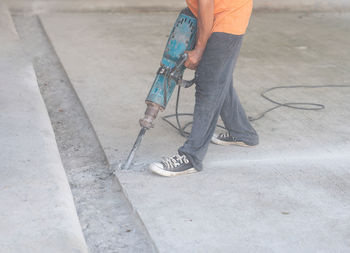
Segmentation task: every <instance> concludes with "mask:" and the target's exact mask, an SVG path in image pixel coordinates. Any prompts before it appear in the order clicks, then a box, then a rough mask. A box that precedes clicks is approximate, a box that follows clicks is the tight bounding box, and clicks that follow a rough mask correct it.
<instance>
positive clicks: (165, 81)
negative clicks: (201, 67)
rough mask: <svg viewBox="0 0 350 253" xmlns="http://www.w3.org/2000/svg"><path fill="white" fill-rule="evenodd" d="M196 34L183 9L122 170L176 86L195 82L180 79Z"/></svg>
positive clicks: (194, 22)
mask: <svg viewBox="0 0 350 253" xmlns="http://www.w3.org/2000/svg"><path fill="white" fill-rule="evenodd" d="M196 32H197V19H196V18H195V17H194V16H193V14H192V13H191V12H190V11H189V10H188V9H184V10H183V11H182V12H181V13H180V15H179V16H178V18H177V19H176V22H175V24H174V27H173V29H172V31H171V33H170V35H169V39H168V42H167V44H166V47H165V50H164V54H163V58H162V60H161V63H160V68H159V70H158V71H157V76H156V78H155V80H154V82H153V85H152V87H151V90H150V91H149V93H148V96H147V98H146V104H147V109H146V112H145V116H144V117H143V118H142V119H140V125H141V130H140V133H139V135H138V136H137V139H136V141H135V143H134V146H133V148H132V149H131V151H130V153H129V156H128V158H127V160H126V161H125V163H123V164H121V168H122V169H128V168H129V167H130V165H131V162H132V160H133V158H134V156H135V153H136V150H137V149H138V147H139V146H140V144H141V140H142V138H143V136H144V134H145V133H146V130H147V129H150V128H151V127H153V121H154V120H155V118H156V117H157V115H158V112H159V111H160V110H164V109H165V107H166V106H167V104H168V101H169V99H170V97H171V95H172V93H173V91H174V89H175V86H176V85H177V84H178V85H180V86H183V87H189V86H190V85H192V83H193V81H194V80H192V81H185V80H183V79H182V77H183V73H184V71H185V66H184V65H183V64H184V62H185V61H186V59H187V55H186V54H185V51H188V50H192V49H193V47H194V45H195V41H196Z"/></svg>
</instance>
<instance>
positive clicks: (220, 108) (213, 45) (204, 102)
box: [179, 33, 259, 170]
mask: <svg viewBox="0 0 350 253" xmlns="http://www.w3.org/2000/svg"><path fill="white" fill-rule="evenodd" d="M242 38H243V36H242V35H233V34H228V33H213V34H212V35H211V36H210V38H209V40H208V43H207V47H206V49H205V51H204V54H203V57H202V60H201V62H200V64H199V65H198V68H197V71H196V95H195V96H196V98H195V99H196V100H195V107H194V116H193V125H192V131H191V134H190V136H189V138H188V140H187V141H186V142H185V144H184V145H183V146H182V147H180V148H179V154H181V155H183V154H184V155H186V156H187V158H188V159H189V161H190V162H191V163H192V165H193V167H194V168H196V169H197V170H202V169H203V163H202V162H203V159H204V156H205V154H206V153H207V150H208V146H209V143H210V140H211V138H212V136H213V134H214V131H215V127H216V124H217V121H218V118H219V115H220V116H221V119H222V120H223V122H224V125H225V128H226V129H227V130H228V131H229V132H230V134H231V135H232V136H234V137H236V138H238V139H239V140H242V141H244V142H245V143H247V144H249V145H256V144H258V142H259V138H258V135H257V133H256V131H255V130H254V128H253V127H252V126H251V124H250V122H249V120H248V118H247V115H246V113H245V111H244V109H243V107H242V105H241V103H240V101H239V99H238V96H237V93H236V91H235V90H234V88H233V70H234V67H235V64H236V62H237V57H238V54H239V50H240V47H241V43H242Z"/></svg>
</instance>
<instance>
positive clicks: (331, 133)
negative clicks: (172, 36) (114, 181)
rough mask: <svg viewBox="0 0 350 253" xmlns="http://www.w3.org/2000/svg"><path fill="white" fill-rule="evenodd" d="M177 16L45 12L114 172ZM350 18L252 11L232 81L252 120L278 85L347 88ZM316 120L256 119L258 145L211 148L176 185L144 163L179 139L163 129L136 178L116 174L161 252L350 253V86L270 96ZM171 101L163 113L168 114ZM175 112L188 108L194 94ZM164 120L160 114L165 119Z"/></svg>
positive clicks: (285, 112)
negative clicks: (201, 165) (196, 169)
mask: <svg viewBox="0 0 350 253" xmlns="http://www.w3.org/2000/svg"><path fill="white" fill-rule="evenodd" d="M175 18H176V13H146V14H142V13H137V14H109V15H106V14H80V15H77V14H50V15H42V16H41V19H42V21H43V24H44V27H45V29H46V31H47V33H48V35H49V37H50V39H51V41H52V43H53V45H54V47H55V50H56V52H57V54H58V56H59V57H60V59H61V61H62V63H63V66H64V68H65V70H66V71H67V74H68V76H69V78H70V80H71V82H72V84H73V86H74V88H75V89H76V91H77V93H78V95H79V97H80V99H81V101H82V103H83V105H84V108H85V110H86V111H87V114H88V116H89V118H90V120H91V122H92V124H93V126H94V128H95V130H96V132H97V135H98V138H99V140H100V141H101V144H102V146H103V148H104V151H105V153H106V155H107V157H108V160H109V162H110V164H112V166H114V167H115V168H117V165H118V163H119V162H120V161H121V160H123V159H124V158H125V157H126V156H127V154H128V152H129V150H130V148H131V146H132V143H133V141H134V139H135V137H136V135H137V132H138V130H139V126H138V122H137V121H138V118H140V117H141V116H142V114H143V112H144V109H145V105H144V102H143V101H144V99H145V96H146V95H147V92H148V90H149V88H150V85H151V84H152V81H153V78H154V76H155V72H156V70H157V68H158V66H159V61H160V58H161V55H162V53H163V49H164V45H165V42H166V39H167V35H168V33H169V31H170V29H171V26H172V23H173V21H174V20H175ZM349 20H350V14H348V13H343V14H335V13H333V14H327V13H323V14H302V13H289V14H285V13H274V14H272V13H257V14H255V15H254V16H253V20H252V23H251V25H250V28H249V31H248V34H247V35H246V37H245V42H244V46H243V48H242V51H241V56H240V59H239V62H238V66H237V69H236V72H235V80H236V84H235V86H236V88H237V91H238V93H239V95H240V98H241V101H242V103H243V104H244V106H245V108H246V110H247V113H248V114H249V115H252V116H255V115H258V114H259V113H260V112H262V111H264V110H265V109H268V108H270V107H271V106H272V105H271V103H269V102H267V101H265V100H263V99H262V98H261V97H260V96H259V94H260V92H262V91H263V90H265V89H267V88H270V87H273V86H277V85H299V84H305V85H326V84H337V85H339V84H340V85H343V84H350V81H349V80H350V71H349V69H350V54H349V53H348V52H349V50H350V46H349V43H348V41H349V39H350V27H349V25H348V24H349ZM272 95H273V97H274V98H276V99H278V100H281V101H284V102H287V101H293V102H294V101H296V102H315V103H323V104H325V105H326V109H325V110H323V111H318V112H313V111H296V110H290V109H286V108H281V109H278V110H276V111H274V112H272V113H270V114H268V115H267V116H266V117H265V118H263V119H261V120H259V121H256V122H254V126H255V128H256V129H257V131H258V132H259V134H260V139H261V143H260V145H259V146H258V147H256V148H252V149H247V148H238V147H220V146H215V145H211V146H210V148H209V152H208V155H207V159H206V161H205V170H204V171H203V172H201V173H199V174H195V175H190V176H184V177H179V178H173V179H166V178H160V177H157V176H154V175H152V174H150V173H149V172H148V171H147V170H145V168H146V167H147V163H149V162H151V161H153V160H155V159H159V158H160V157H161V156H164V155H170V154H173V153H174V152H176V149H177V148H178V146H179V145H181V144H182V143H183V142H184V139H183V138H182V137H180V136H179V135H178V133H177V132H175V131H174V130H173V129H172V128H171V127H170V126H168V125H167V124H166V123H164V122H162V121H161V120H159V121H158V122H157V125H156V128H155V129H153V130H151V131H149V132H148V133H147V136H146V137H145V138H144V141H143V143H142V146H141V148H140V150H139V153H138V157H137V158H136V163H137V164H136V165H137V166H135V168H137V169H135V170H134V171H129V172H125V171H118V170H117V177H118V179H119V181H120V182H121V184H122V186H123V190H124V192H125V193H126V194H127V197H128V198H129V200H130V202H131V203H132V204H133V207H134V209H135V211H136V212H137V213H138V214H139V216H140V217H141V219H142V220H143V223H144V225H145V226H146V228H147V230H148V232H149V234H150V235H151V237H152V239H153V240H154V242H155V245H156V246H157V247H158V249H159V251H160V252H232V251H235V252H347V251H349V250H350V241H349V237H350V235H349V232H348V231H350V221H349V218H350V198H349V196H350V195H349V193H350V173H349V169H350V158H349V153H350V135H349V134H350V129H349V127H348V126H349V123H350V112H349V110H348V109H347V108H348V106H349V98H350V89H349V88H337V89H334V88H322V89H307V90H306V89H302V90H288V91H278V92H277V91H276V92H274V93H273V94H272ZM173 107H174V99H173V100H172V101H171V104H170V105H169V107H168V108H167V111H166V113H172V112H173ZM181 110H182V111H185V112H191V111H192V110H193V88H192V89H189V90H186V91H184V92H183V100H182V103H181ZM163 115H164V113H163Z"/></svg>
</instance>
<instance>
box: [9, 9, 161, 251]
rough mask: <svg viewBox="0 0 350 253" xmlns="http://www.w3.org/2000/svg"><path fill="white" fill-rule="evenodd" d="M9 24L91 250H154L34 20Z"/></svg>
mask: <svg viewBox="0 0 350 253" xmlns="http://www.w3.org/2000/svg"><path fill="white" fill-rule="evenodd" d="M13 20H14V22H15V25H16V28H17V31H18V33H19V35H20V38H21V41H22V42H23V43H22V44H23V47H24V50H25V51H26V53H27V54H28V55H29V57H31V59H32V62H33V66H34V69H35V72H36V75H37V79H38V84H39V88H40V91H41V94H42V96H43V98H44V101H45V103H46V107H47V110H48V112H49V116H50V119H51V124H52V126H53V129H54V131H55V135H56V141H57V145H58V148H59V151H60V155H61V159H62V162H63V165H64V167H65V170H66V174H67V177H68V180H69V183H70V186H71V189H72V193H73V197H74V202H75V205H76V208H77V212H78V216H79V219H80V224H81V226H82V230H83V233H84V236H85V239H86V242H87V244H88V247H89V250H90V252H91V253H95V252H103V253H109V252H155V250H154V247H153V244H152V243H151V241H150V239H149V237H148V235H147V232H146V230H145V228H144V227H143V226H142V223H141V222H140V220H139V219H138V218H137V217H136V216H135V215H134V213H133V211H132V208H131V207H130V205H129V202H128V201H127V200H126V198H125V196H124V195H123V193H122V190H121V186H120V185H119V184H118V182H117V180H115V179H114V175H113V174H112V171H111V170H110V169H109V166H108V162H107V159H106V157H105V154H104V152H103V150H102V148H101V146H100V143H99V141H98V138H97V137H96V134H95V132H94V130H93V127H92V126H91V123H90V121H89V119H88V117H87V115H86V113H85V111H84V108H83V107H82V105H81V103H80V101H79V98H78V97H77V95H76V93H75V91H74V89H73V87H72V85H71V83H70V81H69V78H68V77H67V74H66V73H65V71H64V69H63V67H62V65H61V63H60V61H59V59H58V57H57V55H56V53H55V51H54V49H53V47H52V45H51V43H50V41H49V39H48V37H47V35H46V33H45V31H44V29H43V27H42V25H41V22H40V19H39V17H38V16H36V15H26V14H21V15H19V14H18V15H13Z"/></svg>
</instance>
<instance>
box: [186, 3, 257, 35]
mask: <svg viewBox="0 0 350 253" xmlns="http://www.w3.org/2000/svg"><path fill="white" fill-rule="evenodd" d="M186 2H187V6H188V8H189V9H190V10H191V11H192V13H193V14H194V15H195V16H196V17H198V0H186ZM214 2H215V7H214V25H213V29H212V32H224V33H231V34H235V35H241V34H244V33H245V31H246V30H247V26H248V23H249V19H250V15H251V13H252V8H253V0H214Z"/></svg>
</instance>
